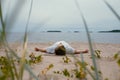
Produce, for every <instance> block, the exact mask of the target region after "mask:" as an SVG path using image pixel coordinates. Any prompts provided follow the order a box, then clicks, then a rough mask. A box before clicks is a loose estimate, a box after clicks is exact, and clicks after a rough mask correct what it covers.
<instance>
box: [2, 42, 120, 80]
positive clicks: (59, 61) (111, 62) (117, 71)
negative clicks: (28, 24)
mask: <svg viewBox="0 0 120 80" xmlns="http://www.w3.org/2000/svg"><path fill="white" fill-rule="evenodd" d="M52 44H53V42H49V43H28V46H27V53H28V54H27V55H26V58H28V57H29V55H30V54H31V53H33V54H34V55H35V56H37V55H42V61H41V62H39V63H37V64H33V65H31V67H32V71H33V72H34V74H35V75H36V76H38V77H39V79H40V80H78V79H77V78H76V77H75V75H74V72H73V70H74V69H76V66H75V59H74V57H75V58H76V59H79V60H81V55H80V54H76V55H74V57H73V56H72V55H69V54H68V55H66V56H67V57H68V58H69V59H70V62H68V63H65V62H64V60H63V57H64V58H65V56H56V55H53V54H46V53H42V52H36V51H35V50H34V48H35V47H38V48H45V47H48V46H50V45H52ZM69 44H70V45H71V46H72V47H73V48H75V49H79V50H84V49H89V45H88V43H81V42H71V43H69ZM10 46H11V48H12V49H14V50H15V51H16V53H17V54H18V55H19V56H21V54H22V44H19V43H11V44H10ZM93 48H94V50H100V51H101V54H100V56H101V58H100V59H97V60H96V63H97V66H98V69H99V70H100V71H101V76H102V80H120V66H118V64H117V63H116V60H115V59H114V58H113V56H114V54H115V53H117V52H118V51H120V44H108V43H106V44H105V43H94V44H93ZM4 53H5V52H4V49H3V48H1V49H0V55H5V54H4ZM83 56H84V60H85V62H86V63H87V64H88V65H87V68H88V69H90V66H92V59H91V54H90V51H89V53H88V54H84V55H83ZM50 64H52V65H53V67H52V68H50V69H49V70H48V71H46V73H45V74H44V71H45V70H46V68H47V67H48V66H49V65H50ZM65 69H67V70H68V71H69V72H70V77H66V76H64V75H63V74H56V73H55V72H57V71H59V72H62V71H63V70H65ZM90 71H91V72H92V70H90ZM86 76H87V80H93V79H92V78H91V76H90V75H89V74H87V75H86ZM50 78H51V79H50ZM24 80H29V75H28V73H27V71H25V72H24Z"/></svg>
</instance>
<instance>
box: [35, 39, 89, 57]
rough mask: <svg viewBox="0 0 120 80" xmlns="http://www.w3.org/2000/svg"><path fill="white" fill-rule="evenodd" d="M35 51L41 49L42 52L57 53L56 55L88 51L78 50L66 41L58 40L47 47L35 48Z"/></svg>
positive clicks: (85, 51)
mask: <svg viewBox="0 0 120 80" xmlns="http://www.w3.org/2000/svg"><path fill="white" fill-rule="evenodd" d="M35 51H40V52H44V53H49V54H56V55H66V54H81V53H82V54H83V53H88V50H87V49H86V50H83V51H80V50H76V49H74V48H72V47H71V46H70V45H69V44H68V43H67V42H65V41H58V42H56V43H54V44H53V45H51V46H49V47H47V48H45V49H42V48H35Z"/></svg>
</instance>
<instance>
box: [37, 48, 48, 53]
mask: <svg viewBox="0 0 120 80" xmlns="http://www.w3.org/2000/svg"><path fill="white" fill-rule="evenodd" d="M35 51H40V52H44V53H46V52H47V51H46V49H42V48H35Z"/></svg>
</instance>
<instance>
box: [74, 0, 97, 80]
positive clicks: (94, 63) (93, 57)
mask: <svg viewBox="0 0 120 80" xmlns="http://www.w3.org/2000/svg"><path fill="white" fill-rule="evenodd" d="M74 1H75V4H76V7H77V8H78V10H79V12H80V15H81V17H82V20H83V23H84V26H85V30H86V34H87V38H88V42H89V48H90V52H91V56H92V61H93V65H94V67H95V76H96V80H99V75H98V69H97V64H96V60H95V56H94V51H93V47H92V41H91V37H90V34H89V30H88V25H87V22H86V20H85V18H84V15H83V13H82V11H81V9H80V6H79V4H78V2H77V0H74Z"/></svg>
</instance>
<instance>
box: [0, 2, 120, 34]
mask: <svg viewBox="0 0 120 80" xmlns="http://www.w3.org/2000/svg"><path fill="white" fill-rule="evenodd" d="M76 1H77V3H78V4H79V7H80V9H81V11H82V13H83V15H84V17H85V19H86V21H87V25H88V28H89V30H91V31H100V30H113V29H120V21H119V20H118V19H117V18H116V17H115V15H114V14H113V13H112V12H111V11H110V9H109V8H108V7H107V6H106V5H105V3H104V2H103V0H76ZM107 2H108V3H109V4H110V5H111V6H112V7H113V9H114V10H115V11H116V12H117V13H118V14H119V15H120V4H119V3H120V0H107ZM30 5H31V0H2V9H3V17H4V20H6V24H7V26H8V27H10V26H11V27H13V29H12V31H15V32H19V31H20V32H23V31H25V27H26V23H27V19H28V16H29V10H30ZM8 30H9V28H8ZM28 30H29V31H33V32H37V31H38V32H39V31H47V30H63V31H74V30H78V31H84V30H85V28H84V24H83V21H82V18H81V15H80V11H79V9H78V8H77V6H76V4H75V0H33V3H32V10H31V15H30V20H29V24H28Z"/></svg>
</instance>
